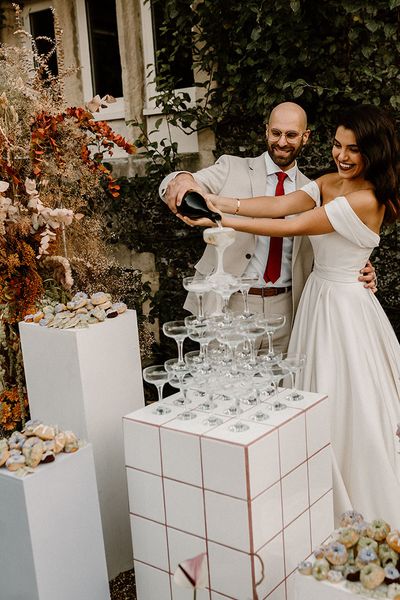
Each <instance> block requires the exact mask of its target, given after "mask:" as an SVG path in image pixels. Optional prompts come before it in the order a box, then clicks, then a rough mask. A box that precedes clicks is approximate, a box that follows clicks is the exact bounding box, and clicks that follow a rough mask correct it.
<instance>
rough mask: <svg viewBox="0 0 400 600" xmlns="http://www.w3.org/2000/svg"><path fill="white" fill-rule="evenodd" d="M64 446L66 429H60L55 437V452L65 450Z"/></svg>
mask: <svg viewBox="0 0 400 600" xmlns="http://www.w3.org/2000/svg"><path fill="white" fill-rule="evenodd" d="M64 446H65V433H64V431H59V432H58V433H56V435H55V437H54V448H53V450H54V452H55V453H56V454H58V453H59V452H62V451H63V450H64Z"/></svg>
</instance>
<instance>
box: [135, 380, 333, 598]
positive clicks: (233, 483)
mask: <svg viewBox="0 0 400 600" xmlns="http://www.w3.org/2000/svg"><path fill="white" fill-rule="evenodd" d="M282 394H286V392H284V391H283V392H282ZM304 396H305V398H304V400H303V401H301V402H298V403H292V404H291V405H290V406H289V407H288V408H287V409H286V410H283V411H279V412H270V413H269V414H270V418H269V419H268V420H266V421H265V422H262V423H260V422H255V421H254V420H253V418H252V417H253V415H254V412H255V409H254V407H251V406H249V407H246V406H244V407H243V409H244V412H243V414H242V415H241V419H240V420H241V422H243V423H245V424H246V425H248V429H247V430H246V431H243V432H239V433H238V432H235V431H231V430H230V427H231V426H232V425H233V424H234V423H236V422H237V419H233V418H229V417H227V416H226V415H225V412H224V410H225V407H226V406H228V405H229V401H228V402H226V403H225V406H224V405H221V403H219V404H218V406H217V408H216V409H215V414H217V415H218V416H219V417H220V418H222V419H223V423H222V424H221V425H219V426H217V427H216V426H210V425H209V424H207V423H206V422H205V421H206V419H207V417H208V416H209V415H208V414H207V413H201V412H200V411H199V410H196V408H197V407H196V404H195V403H194V404H193V408H192V412H193V414H195V415H196V417H195V418H194V419H192V420H190V421H182V420H180V419H179V417H178V415H179V413H180V412H182V409H181V408H179V407H176V406H175V405H174V403H173V398H171V397H170V398H169V399H168V402H166V403H165V404H166V405H167V406H168V407H169V408H171V412H170V413H168V414H166V415H162V416H159V415H157V414H156V413H155V407H156V405H154V404H153V405H150V406H147V407H145V408H142V409H141V410H138V411H135V412H133V413H131V414H128V415H126V417H125V418H124V439H125V458H126V466H127V478H128V489H129V504H130V511H131V524H132V536H133V547H134V556H135V568H138V569H139V580H138V581H139V583H138V592H137V593H138V600H154V599H155V598H157V599H158V598H159V597H160V598H168V600H180V599H181V598H182V599H183V598H184V597H185V596H184V594H183V591H182V590H179V589H178V588H177V587H176V586H175V584H174V582H173V579H172V575H173V573H174V571H175V569H176V567H177V565H178V564H179V562H181V561H183V560H185V559H187V558H191V557H193V556H196V555H197V554H200V553H201V552H207V556H208V561H209V585H208V588H207V589H206V590H204V591H202V592H201V594H202V595H201V598H202V599H203V598H204V600H206V599H207V600H222V599H225V600H226V599H232V600H251V599H253V598H255V597H256V594H257V597H258V598H259V600H264V599H266V598H268V600H294V577H295V570H296V567H297V564H298V563H299V562H300V561H301V560H304V559H306V558H308V557H309V556H310V554H311V552H312V548H314V547H315V546H317V545H318V544H320V543H322V542H323V541H325V540H326V538H327V537H328V536H329V535H330V533H331V531H332V529H333V508H332V475H331V459H330V440H329V431H328V427H327V426H326V421H327V415H328V399H327V397H326V396H323V395H318V394H310V393H305V394H304ZM256 410H258V409H256ZM263 574H264V577H263Z"/></svg>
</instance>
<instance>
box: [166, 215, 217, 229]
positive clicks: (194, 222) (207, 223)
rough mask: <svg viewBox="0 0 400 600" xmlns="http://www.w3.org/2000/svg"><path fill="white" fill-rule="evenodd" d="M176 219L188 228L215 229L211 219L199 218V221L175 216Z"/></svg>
mask: <svg viewBox="0 0 400 600" xmlns="http://www.w3.org/2000/svg"><path fill="white" fill-rule="evenodd" d="M176 216H177V217H178V219H180V220H181V221H183V222H184V223H186V225H190V227H216V225H215V223H214V221H211V219H206V218H204V217H203V218H201V219H190V218H189V217H184V216H183V215H180V214H177V215H176Z"/></svg>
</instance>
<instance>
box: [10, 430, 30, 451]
mask: <svg viewBox="0 0 400 600" xmlns="http://www.w3.org/2000/svg"><path fill="white" fill-rule="evenodd" d="M25 441H26V435H24V434H23V433H21V432H20V431H14V432H13V433H12V434H11V435H10V437H9V438H8V445H9V447H10V450H20V449H21V448H22V446H23V445H24V443H25Z"/></svg>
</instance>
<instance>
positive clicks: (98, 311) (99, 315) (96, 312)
mask: <svg viewBox="0 0 400 600" xmlns="http://www.w3.org/2000/svg"><path fill="white" fill-rule="evenodd" d="M90 314H91V316H92V317H96V319H97V320H98V321H105V319H106V313H105V311H104V310H103V309H102V308H100V307H99V306H96V307H95V308H94V309H93V310H92V311H91V313H90Z"/></svg>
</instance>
